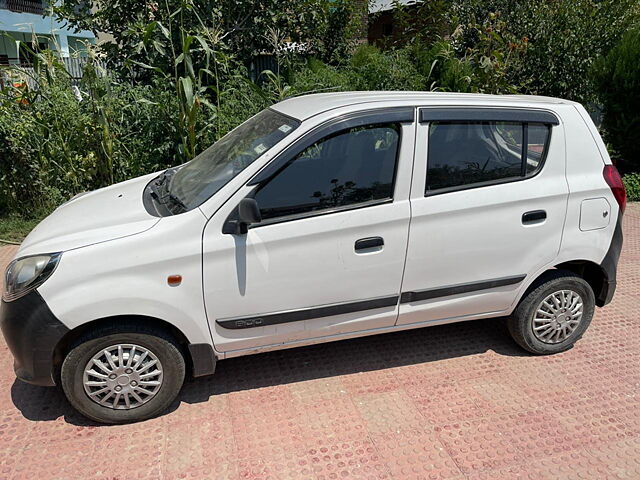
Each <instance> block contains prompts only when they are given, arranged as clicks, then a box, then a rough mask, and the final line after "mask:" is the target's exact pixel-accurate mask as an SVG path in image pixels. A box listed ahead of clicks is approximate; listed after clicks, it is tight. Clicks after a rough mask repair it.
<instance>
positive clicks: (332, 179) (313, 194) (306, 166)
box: [255, 124, 400, 219]
mask: <svg viewBox="0 0 640 480" xmlns="http://www.w3.org/2000/svg"><path fill="white" fill-rule="evenodd" d="M399 139H400V126H399V125H396V124H387V125H373V126H368V127H359V128H355V129H351V130H346V131H343V132H339V133H337V134H335V135H332V136H330V137H327V138H325V139H323V140H320V141H319V142H317V143H315V144H313V145H311V146H310V147H308V148H307V149H305V150H304V151H303V152H302V153H300V154H299V155H298V156H297V157H295V158H294V159H293V160H292V161H291V162H290V163H289V164H288V165H287V166H286V167H285V168H284V170H282V171H281V172H280V173H278V174H277V175H276V176H275V177H274V178H273V179H272V180H271V181H269V183H267V184H266V185H265V186H264V187H262V188H261V189H260V190H259V191H258V192H257V194H256V197H255V198H256V200H257V202H258V205H259V206H260V211H261V212H262V218H263V219H269V218H275V217H282V216H287V215H296V214H302V213H308V212H313V211H318V210H324V209H331V208H336V207H343V206H348V205H353V204H358V203H363V202H368V201H372V200H381V199H388V198H392V197H393V182H394V177H395V169H396V157H397V151H398V144H399Z"/></svg>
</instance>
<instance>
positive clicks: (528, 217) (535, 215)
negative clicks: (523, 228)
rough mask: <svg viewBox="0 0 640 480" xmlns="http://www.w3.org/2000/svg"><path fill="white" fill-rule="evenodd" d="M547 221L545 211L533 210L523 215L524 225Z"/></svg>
mask: <svg viewBox="0 0 640 480" xmlns="http://www.w3.org/2000/svg"><path fill="white" fill-rule="evenodd" d="M546 219H547V212H545V211H544V210H531V211H530V212H525V213H523V214H522V224H523V225H531V224H534V223H541V222H543V221H544V220H546Z"/></svg>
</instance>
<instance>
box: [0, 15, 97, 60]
mask: <svg viewBox="0 0 640 480" xmlns="http://www.w3.org/2000/svg"><path fill="white" fill-rule="evenodd" d="M1 5H2V2H0V6H1ZM5 32H6V33H8V34H9V35H11V36H12V37H13V38H15V39H16V40H22V41H28V42H30V41H31V38H32V36H33V34H34V33H35V34H36V35H38V36H40V35H44V36H47V37H48V38H49V44H50V47H52V48H54V49H55V50H59V51H60V54H61V56H63V57H68V56H69V55H70V51H69V38H68V37H73V38H74V40H73V43H74V44H75V43H77V41H78V40H80V41H89V42H91V43H95V35H94V34H93V33H91V32H89V31H87V30H81V31H79V32H75V31H73V30H71V29H69V28H67V27H65V25H64V24H63V23H61V22H59V21H57V20H56V19H54V18H53V17H50V16H44V17H43V16H42V15H36V14H33V13H19V12H12V11H10V10H6V9H3V8H0V37H1V39H0V54H1V53H4V52H6V54H7V55H8V56H9V57H10V58H17V57H18V52H17V49H16V45H15V41H12V39H11V38H7V36H6V35H5ZM76 39H77V40H76ZM40 41H42V40H40Z"/></svg>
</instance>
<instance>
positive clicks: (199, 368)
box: [53, 315, 217, 383]
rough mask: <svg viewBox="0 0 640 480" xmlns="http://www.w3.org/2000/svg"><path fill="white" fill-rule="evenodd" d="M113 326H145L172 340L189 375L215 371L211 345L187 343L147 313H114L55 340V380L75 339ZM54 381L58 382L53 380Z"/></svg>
mask: <svg viewBox="0 0 640 480" xmlns="http://www.w3.org/2000/svg"><path fill="white" fill-rule="evenodd" d="M114 326H115V328H118V327H122V328H123V329H127V328H131V327H132V326H133V327H136V326H140V327H143V326H144V327H149V328H153V329H156V330H161V331H162V332H164V333H165V334H167V335H168V336H169V337H170V338H172V339H173V340H175V342H176V343H177V345H178V347H179V349H180V352H181V353H182V355H183V357H184V359H185V363H186V366H187V371H188V372H190V373H191V375H192V376H194V377H198V376H202V375H209V374H212V373H213V372H214V371H215V364H216V361H217V358H216V356H215V354H214V351H213V347H212V346H211V345H209V344H201V343H197V344H193V343H190V342H189V340H188V339H187V337H186V336H185V334H184V333H183V332H182V331H181V330H180V329H179V328H178V327H176V326H175V325H172V324H171V323H169V322H167V321H166V320H162V319H160V318H155V317H151V316H146V315H115V316H108V317H103V318H98V319H95V320H92V321H90V322H86V323H83V324H82V325H79V326H77V327H75V328H73V329H72V330H69V331H68V332H67V333H66V334H65V335H64V336H63V337H62V338H61V339H60V340H59V341H58V343H57V344H56V347H55V349H54V351H53V368H54V378H56V380H58V379H59V374H60V368H61V366H62V362H63V361H64V358H65V356H66V355H67V353H69V351H70V350H71V348H72V347H73V346H74V343H75V342H76V341H77V340H79V339H80V338H82V337H83V336H85V335H87V334H88V333H90V332H92V331H99V330H100V329H106V328H109V327H114ZM56 383H58V382H57V381H56Z"/></svg>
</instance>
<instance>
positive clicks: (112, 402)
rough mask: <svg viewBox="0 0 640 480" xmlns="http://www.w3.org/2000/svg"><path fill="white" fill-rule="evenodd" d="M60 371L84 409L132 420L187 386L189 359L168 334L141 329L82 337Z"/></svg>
mask: <svg viewBox="0 0 640 480" xmlns="http://www.w3.org/2000/svg"><path fill="white" fill-rule="evenodd" d="M143 331H144V329H143ZM60 375H61V383H62V389H63V390H64V393H65V395H66V396H67V398H68V400H69V402H70V403H71V404H72V405H73V406H74V407H75V408H76V409H77V410H78V411H79V412H80V413H82V414H83V415H85V416H86V417H88V418H90V419H92V420H96V421H98V422H102V423H128V422H135V421H140V420H145V419H148V418H151V417H154V416H156V415H158V414H160V413H162V412H163V411H164V410H166V409H167V407H169V405H170V404H171V402H173V400H174V399H175V398H176V396H177V395H178V393H179V391H180V388H181V387H182V383H183V381H184V376H185V362H184V358H183V356H182V354H181V353H180V350H179V349H178V347H177V345H176V344H175V343H174V342H173V341H172V340H171V339H170V338H169V337H167V336H164V335H162V333H159V332H151V331H144V332H140V329H136V332H135V333H134V332H132V333H124V332H123V333H111V334H106V335H101V336H95V337H94V338H85V339H82V340H80V341H79V342H77V343H76V346H75V347H74V348H72V349H71V351H70V352H69V353H68V355H67V356H66V357H65V360H64V362H63V364H62V370H61V373H60Z"/></svg>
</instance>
